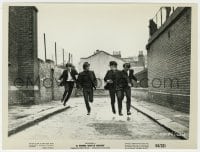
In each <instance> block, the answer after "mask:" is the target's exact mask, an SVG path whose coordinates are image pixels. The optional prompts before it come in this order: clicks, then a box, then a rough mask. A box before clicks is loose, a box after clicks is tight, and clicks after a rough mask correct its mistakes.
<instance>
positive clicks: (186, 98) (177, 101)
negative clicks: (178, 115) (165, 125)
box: [147, 8, 191, 112]
mask: <svg viewBox="0 0 200 152" xmlns="http://www.w3.org/2000/svg"><path fill="white" fill-rule="evenodd" d="M147 49H148V52H147V55H148V79H149V82H148V86H149V97H150V98H151V99H152V101H154V102H156V103H159V104H162V105H166V106H169V107H172V108H174V109H176V110H180V111H184V112H189V103H190V54H191V8H178V9H176V10H175V12H174V13H173V14H172V16H170V17H169V18H168V20H167V21H166V23H165V24H164V25H163V26H162V27H161V28H160V29H159V30H158V31H157V32H156V33H154V35H153V36H152V37H151V38H150V39H149V44H148V45H147ZM169 78H170V79H173V80H174V81H173V82H172V86H171V85H170V80H169Z"/></svg>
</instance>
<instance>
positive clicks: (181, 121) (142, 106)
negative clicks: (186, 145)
mask: <svg viewBox="0 0 200 152" xmlns="http://www.w3.org/2000/svg"><path fill="white" fill-rule="evenodd" d="M134 100H135V101H136V102H132V107H133V108H135V109H136V110H138V111H139V112H141V113H143V114H144V115H146V116H147V117H149V118H151V119H152V120H154V121H155V122H156V123H158V124H159V125H161V126H163V127H164V128H166V129H167V130H169V131H170V132H172V133H173V134H174V135H176V136H178V137H179V138H182V139H188V138H189V114H188V113H183V112H180V111H176V110H174V109H171V108H168V107H164V106H161V105H158V104H155V103H152V102H147V101H142V100H141V101H140V100H137V99H134Z"/></svg>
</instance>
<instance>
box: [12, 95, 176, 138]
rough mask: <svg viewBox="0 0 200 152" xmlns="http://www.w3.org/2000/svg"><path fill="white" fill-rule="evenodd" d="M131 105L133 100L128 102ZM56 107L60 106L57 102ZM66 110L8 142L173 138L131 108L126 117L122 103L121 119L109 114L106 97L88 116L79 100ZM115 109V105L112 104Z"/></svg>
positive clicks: (70, 102) (74, 99)
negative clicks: (129, 114)
mask: <svg viewBox="0 0 200 152" xmlns="http://www.w3.org/2000/svg"><path fill="white" fill-rule="evenodd" d="M132 102H135V101H132ZM58 104H59V105H61V103H60V101H58ZM68 105H69V106H70V108H69V109H67V110H66V111H63V112H61V113H59V114H56V115H54V116H52V117H49V118H48V119H46V120H44V121H42V122H40V123H37V124H36V125H34V126H32V127H30V128H27V129H25V130H23V131H22V132H19V133H17V134H14V135H12V136H10V137H9V138H10V139H13V140H15V139H25V140H26V139H27V140H28V139H29V140H43V139H45V140H48V139H50V140H54V139H55V140H64V139H77V140H78V139H80V140H82V139H84V140H95V139H96V140H98V139H116V140H127V139H128V140H130V139H145V140H147V139H177V137H175V136H172V135H171V134H170V133H169V132H168V131H167V130H166V129H165V128H163V127H161V126H160V125H158V124H157V123H155V122H154V121H152V120H151V119H149V118H148V117H147V116H145V115H143V114H142V113H140V112H137V111H136V110H135V109H133V108H132V109H131V110H132V111H131V112H132V115H131V116H130V117H128V116H127V115H126V108H125V107H126V105H125V102H124V104H123V114H124V115H123V116H121V117H120V116H118V115H117V114H116V115H114V114H112V113H111V106H110V99H109V98H108V97H102V98H95V99H94V103H92V104H90V105H91V107H92V111H91V115H89V116H88V115H86V108H85V104H84V100H83V98H81V97H80V98H72V99H70V101H69V102H68ZM116 107H117V104H116Z"/></svg>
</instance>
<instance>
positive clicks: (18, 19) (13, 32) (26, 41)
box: [8, 6, 38, 104]
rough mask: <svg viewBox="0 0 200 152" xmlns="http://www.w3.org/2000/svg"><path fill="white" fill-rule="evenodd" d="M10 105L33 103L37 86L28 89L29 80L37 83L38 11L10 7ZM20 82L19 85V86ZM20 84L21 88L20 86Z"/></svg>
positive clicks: (27, 7) (30, 8) (31, 8)
mask: <svg viewBox="0 0 200 152" xmlns="http://www.w3.org/2000/svg"><path fill="white" fill-rule="evenodd" d="M8 61H9V103H11V104H13V103H32V102H33V101H34V86H32V85H29V84H28V85H29V87H28V89H27V88H25V87H24V86H26V85H27V84H26V80H27V78H28V79H30V80H31V81H34V80H35V78H36V73H37V71H38V65H37V9H36V8H35V7H32V6H25V7H23V6H10V7H9V51H8ZM16 80H17V84H16V83H15V82H16ZM16 85H19V86H21V87H16Z"/></svg>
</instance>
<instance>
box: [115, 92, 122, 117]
mask: <svg viewBox="0 0 200 152" xmlns="http://www.w3.org/2000/svg"><path fill="white" fill-rule="evenodd" d="M116 95H117V103H118V112H119V114H121V113H122V100H123V90H117V91H116Z"/></svg>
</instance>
